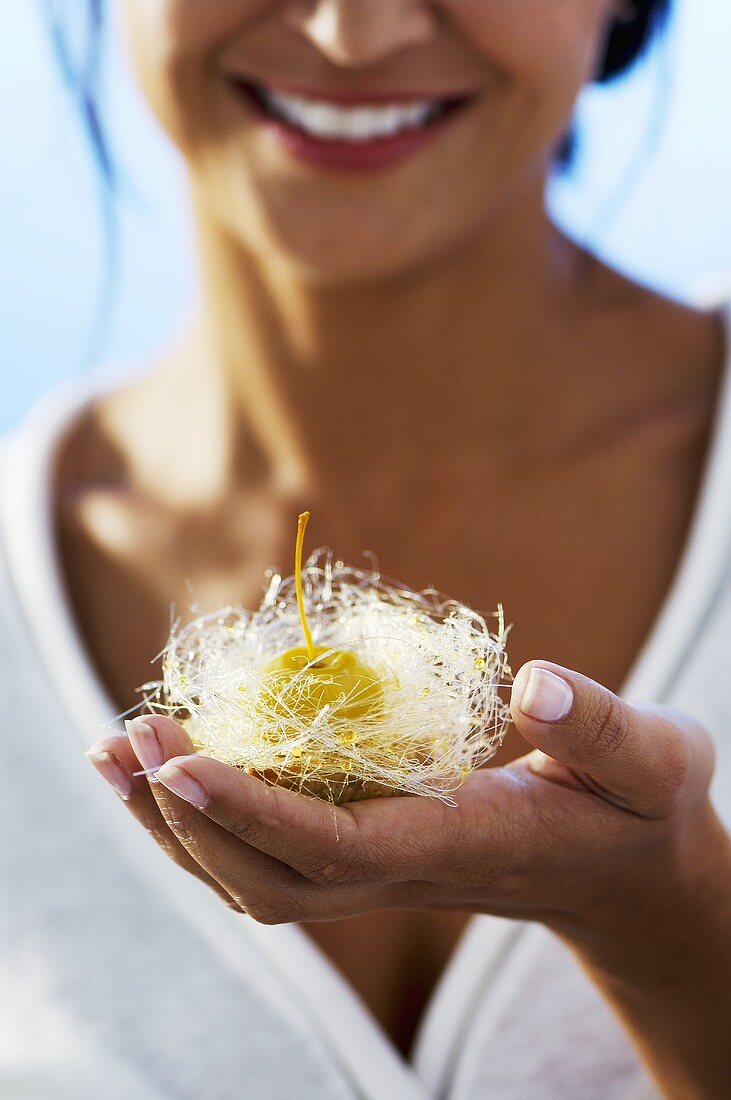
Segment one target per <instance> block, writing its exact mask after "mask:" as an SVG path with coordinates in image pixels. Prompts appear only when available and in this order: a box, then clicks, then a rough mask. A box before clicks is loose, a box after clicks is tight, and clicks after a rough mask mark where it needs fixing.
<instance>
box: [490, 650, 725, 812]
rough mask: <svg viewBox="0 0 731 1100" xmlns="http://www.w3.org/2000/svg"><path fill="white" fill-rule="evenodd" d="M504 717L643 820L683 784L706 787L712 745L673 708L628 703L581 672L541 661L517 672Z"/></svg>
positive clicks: (666, 806) (666, 805)
mask: <svg viewBox="0 0 731 1100" xmlns="http://www.w3.org/2000/svg"><path fill="white" fill-rule="evenodd" d="M510 711H511V716H512V719H513V721H514V723H515V725H516V726H517V728H518V730H519V732H520V733H521V734H522V735H523V736H524V737H525V738H526V740H527V741H529V742H530V744H531V745H533V746H534V747H535V748H537V749H540V750H541V751H542V752H543V753H545V754H546V755H547V756H550V757H552V758H553V759H554V760H558V761H559V762H560V763H562V764H564V765H566V766H567V767H568V768H570V769H571V770H572V771H574V772H576V773H578V774H580V775H581V776H583V777H586V778H588V779H589V781H590V783H593V784H594V785H596V786H597V787H599V788H600V789H601V790H600V791H598V792H597V793H602V791H604V792H606V793H607V795H608V796H609V797H610V799H611V800H612V801H616V802H619V803H620V804H621V805H623V806H625V807H626V808H627V809H629V810H632V811H633V812H635V813H638V814H641V815H643V816H647V817H662V816H665V814H667V813H669V812H670V810H671V809H672V807H673V805H674V804H675V801H676V799H677V797H678V795H679V793H680V792H681V790H685V789H686V788H687V787H688V785H689V784H691V783H694V784H695V785H697V786H698V787H702V788H704V789H705V788H707V785H708V782H709V780H710V775H711V771H712V769H713V748H712V744H711V741H710V738H709V737H708V735H707V734H706V732H705V731H704V730H703V729H702V728H701V727H700V726H699V725H698V724H697V723H696V722H694V721H693V720H692V719H691V718H689V717H687V716H686V715H684V714H683V713H681V712H680V711H675V710H671V709H670V708H666V707H660V706H646V707H636V706H631V705H630V704H629V703H625V702H624V700H622V699H620V698H619V696H618V695H615V694H614V693H613V692H611V691H609V690H608V688H605V687H602V685H601V684H597V683H596V682H595V681H594V680H590V679H589V678H588V677H587V676H582V675H581V674H580V673H578V672H572V671H571V670H569V669H566V668H562V667H561V666H560V665H554V664H551V663H550V662H548V661H529V662H528V663H527V664H525V665H523V666H522V668H521V669H520V670H519V671H518V673H517V675H516V677H515V680H514V682H513V689H512V696H511V701H510Z"/></svg>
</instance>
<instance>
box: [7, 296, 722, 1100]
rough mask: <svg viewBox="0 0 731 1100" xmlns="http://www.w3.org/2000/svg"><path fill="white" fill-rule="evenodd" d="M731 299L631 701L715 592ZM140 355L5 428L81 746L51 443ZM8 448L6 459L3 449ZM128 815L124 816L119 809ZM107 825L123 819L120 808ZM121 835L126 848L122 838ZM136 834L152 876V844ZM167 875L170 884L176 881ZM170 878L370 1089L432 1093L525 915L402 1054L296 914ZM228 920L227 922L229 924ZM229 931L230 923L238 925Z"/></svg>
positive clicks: (177, 895)
mask: <svg viewBox="0 0 731 1100" xmlns="http://www.w3.org/2000/svg"><path fill="white" fill-rule="evenodd" d="M729 333H731V306H729V307H727V309H726V334H727V340H726V343H727V349H726V356H725V365H724V373H723V377H722V379H721V383H720V387H719V392H718V397H717V405H716V411H715V415H714V424H713V427H712V430H711V438H710V441H709V445H708V451H707V455H706V462H705V467H704V471H703V476H702V480H701V485H700V488H699V493H698V497H697V500H696V505H695V508H694V512H693V517H692V521H691V525H690V530H689V533H688V535H687V536H686V540H685V544H684V546H683V549H682V553H681V555H680V559H679V562H678V565H677V568H676V571H675V575H674V578H673V581H672V583H671V586H670V589H669V591H668V592H667V594H666V596H665V599H664V601H663V604H662V606H661V608H660V610H659V612H658V614H657V615H656V618H655V620H654V622H653V625H652V628H651V630H650V631H649V633H648V635H647V637H646V640H645V643H644V645H643V647H642V649H641V650H640V652H639V653H638V655H637V657H636V659H635V661H634V663H633V666H632V668H631V670H630V672H629V674H628V676H627V677H626V679H625V682H624V684H623V686H622V688H621V691H620V694H621V695H622V696H623V697H624V698H626V699H628V700H629V701H640V700H643V699H644V700H649V699H658V700H659V699H661V698H662V697H663V696H664V694H665V693H666V691H667V689H668V687H669V686H670V684H671V683H672V681H673V678H674V676H675V675H676V673H677V671H678V669H679V667H680V663H681V662H682V658H683V654H684V653H685V651H686V650H687V647H688V645H689V644H691V639H692V635H693V632H694V630H698V629H700V627H701V624H702V622H703V619H704V616H705V615H706V613H707V610H708V608H709V606H710V605H711V603H712V599H713V593H714V590H715V586H716V584H717V582H718V578H719V576H720V575H721V574H722V571H723V564H724V560H725V555H726V553H727V548H728V546H729V545H730V544H731V339H730V338H729ZM140 373H144V371H140V369H139V368H136V369H135V370H130V369H129V368H125V367H121V368H119V367H118V368H117V369H115V370H110V369H109V368H105V369H104V370H103V371H97V372H95V373H94V374H93V375H92V376H91V377H87V378H83V379H75V380H73V381H72V382H66V383H64V384H62V385H61V386H57V387H55V388H54V389H53V390H51V391H49V392H48V393H47V394H46V395H45V397H44V398H43V399H42V400H41V401H39V402H38V403H37V404H36V406H35V407H34V409H33V410H32V411H31V413H30V414H29V415H28V416H27V418H26V420H25V421H24V423H23V424H22V425H21V427H20V428H19V429H18V430H16V432H14V433H13V434H12V435H11V436H10V437H8V438H7V439H6V440H5V441H4V444H3V446H4V451H3V457H4V458H5V459H6V461H5V463H4V467H3V474H4V476H3V479H2V485H1V486H0V527H1V528H2V529H3V533H4V540H5V543H6V546H7V552H8V557H9V562H10V566H11V572H12V576H13V579H14V581H15V584H16V588H17V592H18V596H19V598H20V602H21V605H22V607H23V610H24V613H25V615H26V617H27V620H28V624H29V626H30V628H31V631H32V633H33V636H34V640H35V643H36V645H37V647H38V650H39V651H40V653H41V656H42V659H43V663H44V665H45V667H46V670H47V672H48V675H49V676H50V678H51V680H52V682H53V683H54V686H55V688H56V691H57V693H58V696H59V698H60V700H61V703H62V705H63V708H64V710H65V711H66V713H67V715H68V717H69V719H70V723H71V727H72V728H74V729H75V730H76V732H77V733H78V734H79V749H80V750H81V748H82V745H84V746H85V745H88V743H89V741H90V740H91V739H92V737H93V735H94V731H97V732H98V733H101V732H103V731H104V730H108V729H116V727H115V726H114V721H115V720H116V719H117V718H118V717H119V715H118V712H117V710H116V707H115V706H114V704H113V701H112V700H111V699H110V698H109V696H108V694H107V692H106V690H105V689H104V687H103V685H102V684H101V682H100V681H99V679H98V677H97V676H96V673H95V671H94V669H93V666H92V664H91V662H90V661H89V659H88V657H87V654H86V650H85V647H84V643H83V640H82V638H81V635H80V632H79V630H78V628H77V625H76V622H75V620H74V618H73V615H72V611H71V608H70V605H69V602H68V599H67V595H66V592H65V588H64V583H63V578H62V576H61V572H60V566H59V562H58V557H57V554H56V548H55V541H54V531H53V525H52V520H53V512H52V506H53V501H52V499H51V491H52V484H51V482H52V479H51V477H50V471H51V469H52V464H53V458H54V451H55V446H56V444H57V442H58V441H59V439H60V437H61V435H62V433H63V431H64V429H65V427H66V426H67V425H68V424H69V423H70V422H71V420H72V418H73V417H74V415H76V414H78V413H79V411H80V410H81V409H82V408H83V407H84V405H85V404H87V403H88V402H90V401H92V400H94V399H95V398H96V397H99V396H101V395H102V394H104V393H106V392H109V391H110V390H111V389H113V388H114V387H115V386H117V385H120V386H121V385H125V384H127V383H128V382H129V381H130V380H131V378H132V377H133V375H138V374H140ZM8 459H9V461H8ZM125 824H126V821H125ZM115 828H116V829H119V828H120V822H119V819H117V821H116V823H115ZM123 832H124V835H122V836H121V837H120V838H119V839H120V843H121V844H122V846H123V847H125V848H128V847H129V843H128V842H129V837H128V835H127V832H126V831H125V830H123ZM134 847H135V860H136V861H139V860H144V861H146V862H147V863H148V864H149V867H148V868H147V870H148V871H149V872H151V873H148V874H147V875H146V877H147V878H148V881H149V882H150V883H151V884H153V883H157V881H158V876H157V874H156V872H157V871H158V870H159V862H160V860H159V856H158V853H157V852H155V850H154V849H153V848H152V846H150V845H144V846H140V847H139V848H138V847H137V846H136V845H134ZM171 887H172V889H171ZM165 889H166V891H167V893H168V895H169V896H170V897H171V900H172V901H174V902H175V903H176V904H177V905H178V906H179V908H180V909H181V911H182V915H183V916H184V917H186V918H187V919H188V920H189V921H190V922H191V923H193V924H195V925H197V926H198V927H199V928H203V929H205V932H206V938H208V939H209V940H210V939H211V936H210V935H208V933H209V932H210V931H211V929H214V930H215V928H216V926H217V925H218V926H219V928H220V932H221V934H222V938H223V941H224V942H226V944H227V950H229V951H235V945H236V937H237V936H240V935H241V934H242V930H243V934H244V935H245V936H246V937H248V938H249V939H250V940H253V941H254V942H256V944H257V946H258V947H259V948H260V949H261V951H262V953H264V954H265V955H266V956H267V958H268V960H269V962H270V963H271V965H272V967H273V968H274V969H275V970H276V971H277V972H278V974H279V976H280V979H281V981H282V983H283V984H284V985H285V986H289V988H290V989H291V991H292V992H293V993H295V994H296V997H297V1001H298V1002H299V1004H300V1005H301V1007H302V1012H303V1016H304V1017H305V1018H306V1019H307V1021H308V1022H309V1024H310V1026H313V1027H314V1029H315V1031H316V1032H317V1033H318V1034H319V1035H320V1038H321V1039H322V1040H323V1041H324V1042H325V1044H326V1045H327V1046H328V1047H329V1049H330V1051H331V1053H332V1054H333V1055H334V1056H335V1058H336V1060H337V1061H338V1062H339V1064H340V1065H341V1068H343V1069H344V1070H345V1072H346V1074H347V1075H348V1076H349V1078H350V1080H351V1083H355V1084H356V1085H357V1089H358V1092H359V1093H360V1095H362V1096H363V1097H366V1098H369V1100H370V1098H372V1100H381V1098H382V1097H383V1096H387V1095H397V1096H399V1097H400V1098H402V1100H412V1098H413V1100H416V1098H420V1100H425V1098H426V1097H432V1098H434V1097H437V1096H439V1095H440V1094H441V1093H442V1091H443V1090H444V1089H445V1087H446V1083H447V1081H448V1080H449V1075H450V1072H451V1066H452V1065H453V1064H454V1061H455V1059H456V1058H457V1057H458V1050H459V1043H460V1039H464V1035H465V1032H466V1029H467V1027H468V1024H469V1019H470V1015H471V1011H470V1010H471V1008H472V1007H473V1006H474V1004H475V1002H476V999H477V998H478V997H479V996H481V995H482V994H484V991H485V987H486V983H487V982H488V980H490V979H491V978H493V979H494V977H495V976H496V974H497V973H498V971H499V970H501V969H502V968H503V967H504V966H505V965H506V964H507V963H508V962H509V959H510V956H511V952H512V950H513V948H514V947H515V945H516V943H517V942H518V941H519V940H520V939H521V938H523V937H524V936H525V933H526V931H527V930H528V927H529V926H527V925H524V924H521V923H520V922H515V921H507V920H503V919H500V918H497V917H492V916H486V915H476V916H473V917H472V918H471V919H470V921H469V922H468V924H467V925H466V927H465V930H464V931H463V933H462V935H461V936H460V938H459V940H458V942H457V944H456V946H455V948H454V950H453V951H452V953H451V955H450V958H449V959H448V961H447V964H446V966H445V967H444V969H443V971H442V973H441V975H440V977H439V979H438V981H437V983H436V985H435V987H434V989H433V991H432V993H431V996H430V997H429V1000H428V1002H427V1004H426V1006H425V1008H424V1011H423V1013H422V1016H421V1019H420V1021H419V1025H418V1028H417V1032H416V1037H415V1041H414V1044H413V1047H412V1055H411V1058H410V1059H409V1060H408V1061H407V1060H406V1059H405V1058H404V1057H403V1055H402V1054H401V1052H400V1051H399V1050H398V1048H397V1047H396V1046H395V1044H394V1043H393V1041H392V1040H391V1038H390V1036H389V1035H388V1034H387V1033H386V1032H385V1031H384V1030H383V1029H382V1028H381V1027H380V1025H379V1024H378V1023H377V1022H376V1020H375V1019H374V1017H373V1016H372V1014H371V1013H370V1012H369V1010H368V1009H367V1008H366V1006H365V1005H364V1003H363V1001H362V1000H361V998H360V997H359V996H358V994H357V992H356V991H355V989H354V988H353V987H352V986H351V985H350V983H349V982H348V981H347V980H346V979H345V978H344V977H343V976H342V975H341V974H340V972H339V971H338V970H337V968H336V967H335V965H334V964H333V963H332V962H331V961H330V960H329V958H328V957H327V955H326V954H325V953H324V952H323V951H322V950H321V949H320V948H319V947H318V946H317V944H316V943H315V941H314V940H313V939H312V938H311V937H310V936H308V935H307V933H306V932H305V931H304V929H302V928H300V927H299V926H298V925H279V926H273V927H272V926H263V925H259V924H256V922H254V921H251V920H248V919H247V918H243V919H242V918H237V917H236V916H235V914H232V913H231V912H230V911H229V910H228V909H226V908H225V907H224V906H222V905H221V903H220V900H219V899H218V897H216V896H215V895H214V894H212V893H206V892H205V891H203V892H201V891H200V889H199V884H197V883H195V882H194V880H193V879H189V878H188V877H187V876H184V875H180V874H177V875H175V876H172V877H171V876H165ZM232 918H233V919H234V921H235V922H237V923H236V925H235V929H234V928H233V926H232V924H231V920H232ZM232 932H233V934H232Z"/></svg>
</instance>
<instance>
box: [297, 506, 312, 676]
mask: <svg viewBox="0 0 731 1100" xmlns="http://www.w3.org/2000/svg"><path fill="white" fill-rule="evenodd" d="M309 518H310V513H309V512H302V513H301V515H300V516H299V518H298V520H297V544H296V546H295V551H294V583H295V588H296V590H297V607H298V609H299V613H300V622H301V623H302V630H303V631H304V635H305V641H306V643H307V656H308V659H309V660H310V661H314V659H315V656H316V654H315V643H314V642H313V641H312V634H311V633H310V627H309V624H308V622H307V616H306V615H305V601H304V597H303V595H302V544H303V543H304V541H305V528H306V527H307V520H308V519H309Z"/></svg>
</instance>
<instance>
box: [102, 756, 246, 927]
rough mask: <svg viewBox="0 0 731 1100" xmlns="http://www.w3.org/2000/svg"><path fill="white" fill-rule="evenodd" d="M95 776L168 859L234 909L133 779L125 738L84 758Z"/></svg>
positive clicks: (133, 762) (140, 781)
mask: <svg viewBox="0 0 731 1100" xmlns="http://www.w3.org/2000/svg"><path fill="white" fill-rule="evenodd" d="M86 755H87V756H88V758H89V760H90V761H91V763H92V764H93V765H94V767H95V768H96V770H97V771H98V772H99V774H100V775H101V776H102V777H103V778H104V779H106V781H107V782H108V783H110V784H111V786H112V787H114V789H115V790H116V791H117V793H118V794H119V795H120V796H121V797H122V798H123V799H124V801H125V803H126V805H127V807H128V809H129V811H130V813H131V814H132V815H133V816H134V817H135V818H136V819H137V820H138V821H139V823H140V825H142V827H143V829H145V830H146V831H147V832H148V833H149V834H150V835H151V836H152V837H153V839H154V840H155V841H156V843H157V844H158V845H159V846H160V847H161V848H162V850H163V851H164V852H165V854H166V855H168V856H169V857H170V858H171V859H172V860H173V862H174V863H177V864H178V866H179V867H182V868H183V870H185V871H188V872H189V874H192V875H195V877H196V878H199V879H200V880H201V881H202V882H205V884H206V885H207V886H210V887H211V888H212V889H213V890H215V891H216V893H217V894H218V895H219V896H220V897H221V898H222V899H223V900H224V901H226V903H227V904H229V905H232V906H233V907H234V908H238V906H236V905H235V903H234V902H233V901H232V899H231V897H229V895H228V894H227V893H226V892H225V890H223V889H222V887H221V886H220V884H219V883H218V882H216V880H215V879H213V878H211V876H210V875H209V874H208V873H207V872H206V871H204V870H203V868H202V867H201V866H200V865H199V864H198V863H197V862H196V861H195V860H194V859H193V857H192V856H191V855H190V853H189V852H188V851H186V849H185V848H184V846H183V845H182V844H181V843H180V841H179V840H178V838H177V837H176V836H175V834H174V833H172V832H171V830H170V828H169V827H168V825H167V823H166V821H165V818H164V817H163V816H162V813H161V812H160V807H159V806H158V804H157V802H156V800H155V798H154V795H153V793H152V791H151V790H150V786H149V783H148V782H147V779H146V778H145V776H144V775H135V774H134V773H135V772H137V771H138V770H139V760H138V758H137V756H136V754H135V752H134V749H133V748H132V745H131V744H130V742H129V740H128V739H127V738H126V737H122V736H121V735H119V734H115V735H112V736H110V737H104V738H102V739H101V740H100V741H97V742H96V744H94V745H92V747H91V748H90V749H89V751H88V752H87V754H86Z"/></svg>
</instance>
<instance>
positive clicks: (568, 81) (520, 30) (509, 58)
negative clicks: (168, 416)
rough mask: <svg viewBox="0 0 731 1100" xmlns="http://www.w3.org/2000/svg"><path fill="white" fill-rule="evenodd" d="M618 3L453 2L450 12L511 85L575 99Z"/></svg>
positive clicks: (447, 6)
mask: <svg viewBox="0 0 731 1100" xmlns="http://www.w3.org/2000/svg"><path fill="white" fill-rule="evenodd" d="M612 6H613V0H451V3H450V2H448V0H447V2H445V9H448V10H449V12H450V17H451V19H452V20H453V22H454V24H455V26H457V27H458V29H459V30H460V32H461V34H462V35H463V36H464V39H465V40H466V41H468V42H470V43H471V44H472V47H473V49H474V50H475V51H476V53H477V54H478V55H479V56H481V57H482V58H483V59H484V60H487V61H488V62H489V63H490V64H491V65H493V66H495V68H496V69H498V70H499V71H500V72H501V73H502V75H503V76H504V78H506V79H507V80H508V81H510V82H512V83H514V84H516V85H522V86H524V87H526V88H532V89H534V90H536V91H538V92H540V93H541V95H543V96H547V97H551V96H555V97H556V98H564V96H565V93H566V92H570V93H571V95H573V96H575V95H576V93H577V92H578V90H579V88H580V87H581V85H582V84H584V83H585V82H586V80H588V79H590V77H591V75H592V73H593V71H594V67H595V65H596V62H597V55H598V52H599V50H600V48H601V45H602V43H603V40H604V33H605V28H606V25H607V22H608V20H609V18H610V12H611V9H612Z"/></svg>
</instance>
